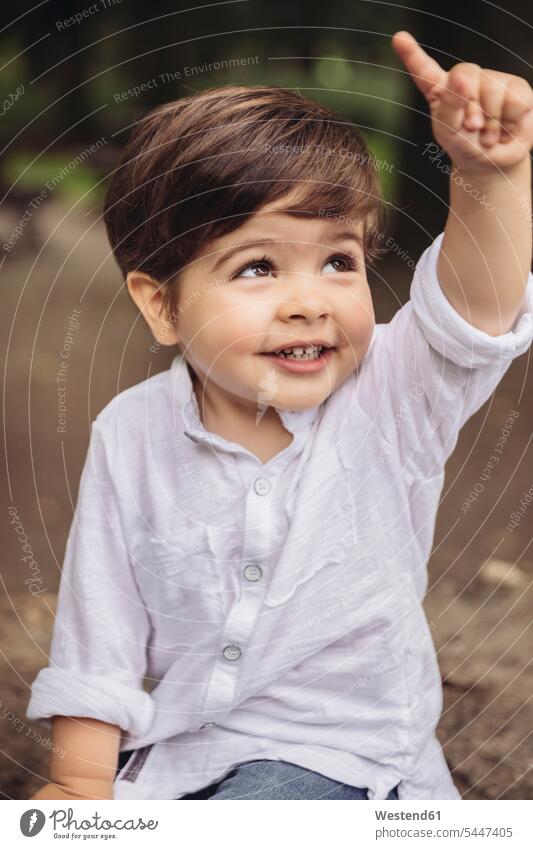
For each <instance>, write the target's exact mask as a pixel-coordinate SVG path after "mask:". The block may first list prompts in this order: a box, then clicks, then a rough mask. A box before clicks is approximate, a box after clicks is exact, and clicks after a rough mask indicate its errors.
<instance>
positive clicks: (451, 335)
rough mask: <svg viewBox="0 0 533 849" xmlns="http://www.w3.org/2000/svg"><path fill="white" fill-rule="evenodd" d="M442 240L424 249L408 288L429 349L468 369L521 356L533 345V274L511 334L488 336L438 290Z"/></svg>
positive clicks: (436, 240) (530, 275) (441, 235)
mask: <svg viewBox="0 0 533 849" xmlns="http://www.w3.org/2000/svg"><path fill="white" fill-rule="evenodd" d="M443 238H444V233H440V234H439V235H438V236H437V238H436V239H435V240H434V241H433V243H432V244H431V245H430V246H429V247H428V248H426V250H425V251H424V253H423V254H422V256H421V257H420V260H419V261H418V264H417V267H416V269H415V273H414V277H413V282H412V284H411V303H412V307H413V312H414V313H415V315H416V317H417V320H418V323H419V325H420V327H421V328H422V331H423V333H424V335H425V337H426V339H427V341H428V342H429V344H430V345H431V347H432V348H434V349H435V350H437V351H438V352H439V353H440V354H442V356H443V357H446V358H447V359H448V360H452V361H453V362H454V363H456V364H457V365H459V366H466V367H467V368H479V367H480V366H486V365H493V364H494V363H497V362H498V361H500V360H512V359H514V358H515V357H518V356H520V354H523V353H524V352H525V351H527V349H528V348H529V346H530V345H531V342H532V341H533V274H531V272H530V273H529V275H528V279H527V285H526V290H525V293H524V300H523V302H522V306H521V308H520V312H519V314H518V316H517V318H516V321H515V323H514V325H513V327H512V328H511V330H509V331H507V332H506V333H502V334H501V335H500V336H490V334H488V333H485V331H484V330H479V329H478V328H477V327H473V326H472V325H471V324H469V322H468V321H466V319H464V318H463V317H462V315H460V314H459V313H458V312H457V311H456V310H455V309H454V308H453V306H452V305H451V303H450V302H449V300H448V299H447V297H446V295H445V294H444V292H443V290H442V289H441V286H440V283H439V280H438V277H437V260H438V256H439V251H440V246H441V243H442V240H443ZM487 285H490V280H487Z"/></svg>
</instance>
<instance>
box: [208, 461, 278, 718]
mask: <svg viewBox="0 0 533 849" xmlns="http://www.w3.org/2000/svg"><path fill="white" fill-rule="evenodd" d="M257 480H265V478H258V479H257ZM257 480H256V481H255V482H254V483H253V484H252V485H251V486H250V489H249V492H248V495H247V498H246V513H245V529H244V545H243V552H242V553H243V557H244V560H245V564H246V567H252V571H251V572H250V571H249V572H248V574H252V575H253V580H257V579H258V577H260V576H261V575H262V569H261V567H259V566H258V564H257V563H256V562H255V561H256V560H257V559H263V558H264V559H265V560H266V559H267V558H268V556H269V553H270V547H271V538H270V528H271V524H272V523H271V516H270V513H271V499H270V498H258V497H257V495H258V494H257V491H256V484H257ZM271 488H272V480H271V479H270V480H268V489H269V492H270V489H271ZM260 489H261V487H260ZM265 494H266V493H265ZM248 580H250V579H249V578H248ZM265 583H266V582H264V581H262V582H261V583H260V584H259V585H258V586H257V587H255V588H254V590H253V591H252V590H251V588H250V589H248V590H247V591H243V592H241V593H240V595H239V598H238V600H237V601H236V602H235V603H234V604H233V606H232V608H231V610H230V612H229V615H228V617H227V619H226V623H225V626H224V630H223V632H222V634H221V635H220V654H219V658H218V660H217V661H216V662H215V665H214V668H213V673H212V675H211V679H210V682H209V685H208V690H207V695H206V699H205V702H204V708H203V712H204V715H205V714H207V715H208V716H209V714H211V715H213V713H214V712H220V711H221V712H224V711H229V710H230V709H231V707H232V706H233V703H234V699H235V692H236V689H237V685H238V681H239V678H240V675H241V670H242V669H243V662H244V661H245V660H246V646H247V645H248V642H249V639H250V636H251V634H252V632H253V630H254V627H255V625H256V622H257V618H258V616H259V614H260V612H261V608H262V605H263V598H264V594H265V592H266V586H265Z"/></svg>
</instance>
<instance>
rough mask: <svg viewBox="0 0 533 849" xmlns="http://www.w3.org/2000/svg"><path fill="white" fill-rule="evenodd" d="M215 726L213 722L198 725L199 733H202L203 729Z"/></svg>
mask: <svg viewBox="0 0 533 849" xmlns="http://www.w3.org/2000/svg"><path fill="white" fill-rule="evenodd" d="M213 725H216V723H215V722H204V724H203V725H200V728H199V729H198V730H199V731H203V730H204V728H211V726H213Z"/></svg>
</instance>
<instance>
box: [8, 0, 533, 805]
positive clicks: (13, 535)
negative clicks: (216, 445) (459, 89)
mask: <svg viewBox="0 0 533 849" xmlns="http://www.w3.org/2000/svg"><path fill="white" fill-rule="evenodd" d="M2 15H3V21H2V26H1V27H0V60H1V65H2V74H1V75H0V114H1V115H2V121H1V122H0V136H1V138H0V142H1V149H2V159H1V170H0V183H1V185H0V191H1V198H2V203H1V207H0V235H1V239H0V244H1V245H2V249H1V251H0V269H1V274H2V288H1V292H2V297H3V304H4V306H3V308H2V310H1V311H0V327H1V330H2V348H3V354H4V358H3V359H4V362H5V368H4V373H3V387H4V406H3V426H4V458H5V463H4V464H3V466H2V476H3V481H2V483H3V487H2V492H3V493H4V496H5V507H4V522H3V523H2V547H3V551H4V556H3V558H2V565H1V570H2V574H1V578H2V590H1V599H0V605H1V616H0V667H1V668H0V682H1V694H0V793H1V796H2V798H4V799H23V798H28V797H29V795H31V793H33V792H34V791H35V790H36V789H37V787H38V786H39V785H40V784H42V783H43V781H45V780H46V779H47V761H48V754H47V752H48V749H49V740H48V738H47V736H46V735H47V732H46V730H45V729H44V727H43V726H39V725H38V724H32V723H28V721H27V720H26V718H25V708H26V706H27V702H28V699H29V688H30V685H31V682H32V680H33V679H34V677H35V675H36V673H37V671H38V669H40V668H41V667H42V666H45V665H46V664H47V651H48V646H49V641H50V634H51V628H52V623H53V615H54V608H55V602H56V593H57V588H58V583H59V577H60V570H61V564H62V558H63V553H64V547H65V542H66V537H67V533H68V529H69V526H70V522H71V519H72V514H73V510H74V506H75V502H76V493H77V488H78V484H79V476H80V472H81V468H82V464H83V461H84V458H85V453H86V450H87V444H88V439H89V430H90V424H91V422H92V421H93V420H94V418H95V417H96V415H97V413H98V412H99V411H100V410H101V409H102V408H103V407H104V406H105V404H106V403H107V402H108V401H109V400H110V399H111V398H112V397H114V396H115V395H116V394H117V392H120V391H122V390H123V389H125V388H127V387H129V386H131V385H133V384H135V383H138V382H139V381H141V380H144V379H145V378H146V377H148V376H150V375H152V374H155V373H156V372H158V371H161V370H163V369H166V368H168V366H169V363H170V360H171V358H172V351H169V350H168V349H165V348H163V347H162V348H160V349H159V351H158V352H157V353H154V352H153V351H150V345H151V343H152V339H151V336H150V335H149V332H148V329H147V327H146V326H144V325H143V320H142V318H141V317H139V315H138V314H137V313H136V310H135V309H134V307H133V305H132V303H131V301H130V299H129V297H128V295H127V292H126V290H125V288H124V284H123V281H122V279H121V276H120V274H119V271H118V268H117V267H116V265H115V264H114V261H113V259H112V257H110V254H109V246H108V243H107V240H106V237H105V232H104V228H103V225H102V220H101V202H102V197H103V192H104V190H105V183H106V175H108V173H109V172H110V171H111V170H112V169H113V167H114V165H115V163H116V160H117V157H118V154H119V151H120V148H121V146H122V145H123V144H124V142H125V139H126V137H127V135H128V131H129V128H130V127H131V125H132V123H133V122H135V121H136V120H137V119H138V118H139V117H140V115H142V114H143V113H144V112H146V111H147V109H148V108H150V107H152V106H154V105H156V104H158V103H162V102H166V101H169V100H172V99H175V98H179V97H184V96H187V95H189V94H191V93H193V92H195V91H201V90H203V89H205V88H209V87H212V86H219V85H228V84H232V83H236V84H243V85H255V84H260V85H276V86H284V87H287V88H294V89H296V90H298V91H300V92H301V93H302V94H305V95H307V96H310V97H311V98H313V99H315V100H317V101H319V102H321V103H324V104H326V105H328V106H330V107H332V108H334V109H335V110H336V111H337V112H338V114H339V115H340V116H341V117H342V118H343V119H344V120H347V121H351V122H353V123H355V124H356V125H358V126H359V127H360V129H361V131H362V132H363V135H364V136H365V138H366V139H367V142H368V144H369V146H370V148H371V150H372V152H373V153H374V155H375V156H376V158H377V159H379V160H382V161H383V162H384V163H388V166H387V167H384V168H383V169H382V171H381V175H382V178H383V186H384V191H385V196H386V199H387V201H388V203H389V204H390V212H391V215H390V223H389V225H388V234H387V235H389V236H390V237H391V241H390V242H389V244H390V246H391V250H390V251H389V254H388V255H387V256H385V257H384V258H383V259H382V260H380V261H379V264H378V266H377V270H376V273H373V274H371V282H372V287H373V293H374V303H375V308H376V316H377V320H378V322H386V321H389V320H390V318H391V317H392V315H393V314H394V313H395V312H396V310H397V309H398V307H399V306H400V305H401V304H403V303H405V301H406V300H407V299H408V297H409V285H410V281H411V276H412V268H413V263H415V262H416V260H417V259H418V257H419V256H420V253H421V252H422V251H423V250H424V248H425V247H427V245H428V244H429V243H430V242H431V241H432V239H433V238H434V236H435V235H437V234H438V233H439V232H440V231H441V230H442V229H443V228H444V224H445V220H446V210H447V179H446V176H445V173H444V172H443V170H442V168H440V167H438V166H437V164H436V163H435V162H431V161H430V160H429V158H428V157H427V156H424V155H422V152H423V150H424V147H425V145H427V144H428V143H429V142H431V131H430V123H429V119H428V117H427V109H426V106H425V102H424V101H423V99H422V98H421V96H420V95H419V94H418V92H417V90H416V89H415V87H414V86H413V84H412V83H411V82H410V80H409V79H408V77H407V76H406V74H405V72H404V71H403V70H402V69H401V68H400V66H399V64H398V62H397V60H396V58H395V56H394V54H393V51H392V48H391V43H390V38H391V35H392V34H393V33H394V32H395V31H396V30H398V29H408V30H410V31H411V32H412V33H413V34H414V35H415V36H416V37H417V38H418V40H419V41H420V42H421V44H422V45H423V46H424V47H425V49H426V50H428V52H430V53H431V55H432V56H434V57H435V58H436V59H437V60H438V61H439V62H440V63H441V64H442V65H443V67H444V68H449V67H451V66H452V65H453V64H455V63H456V62H459V61H472V62H476V63H478V64H480V65H482V66H487V67H490V68H495V69H498V70H502V71H506V72H510V73H514V74H518V75H520V76H523V77H525V78H526V79H528V81H529V82H531V81H532V80H531V76H532V74H531V68H532V65H531V63H532V62H533V38H532V32H533V27H532V24H533V11H532V10H531V9H528V8H527V6H526V5H525V4H523V3H519V2H507V3H506V4H505V8H503V7H502V8H499V7H498V5H497V4H494V3H488V2H483V1H482V2H479V3H475V4H474V3H464V2H461V3H459V2H449V3H447V4H445V5H443V4H442V3H436V2H435V3H433V2H430V3H420V2H418V3H416V2H415V3H411V4H410V6H409V8H407V7H401V6H398V5H392V4H390V3H387V2H380V0H363V1H361V0H349V2H348V0H329V2H328V3H326V4H325V3H323V2H318V0H306V2H302V0H300V2H292V3H290V4H289V3H287V2H281V0H268V2H266V0H230V2H221V3H216V4H207V3H204V4H202V3H201V2H198V4H197V5H195V6H194V8H191V9H189V10H187V9H186V8H185V4H179V3H175V2H166V3H165V2H157V1H156V0H154V2H151V3H150V4H146V3H144V4H143V3H140V2H137V3H136V2H130V0H96V2H93V3H92V4H91V2H90V0H87V1H86V2H57V1H56V2H53V0H45V2H42V3H40V4H39V5H36V6H35V7H34V8H33V9H30V8H29V7H28V9H27V10H26V11H25V10H24V7H22V9H21V8H17V10H16V11H15V10H14V9H13V7H9V8H5V9H4V11H3V13H2ZM525 16H526V17H525ZM446 161H447V160H446V158H443V159H442V163H443V164H444V163H445V162H446ZM65 349H66V350H68V367H67V369H66V370H65V369H64V370H63V372H64V373H63V374H62V373H61V366H60V364H61V361H62V360H63V361H64V354H63V353H62V352H64V351H65ZM529 357H530V354H529V353H528V354H525V355H524V356H522V357H520V358H519V359H518V360H516V361H515V362H514V363H513V364H512V366H511V367H510V369H509V371H508V372H507V374H506V376H505V378H504V379H503V381H502V382H501V384H500V386H499V387H498V389H497V391H496V393H495V394H494V396H493V397H492V398H491V399H490V400H489V401H488V402H487V404H486V405H485V406H484V407H483V408H482V409H481V410H480V411H479V412H478V413H477V414H476V415H475V416H474V417H473V418H472V419H471V420H470V421H469V422H468V423H467V425H466V427H465V428H464V430H463V432H462V434H461V437H460V440H459V443H458V446H457V448H456V450H455V452H454V454H453V456H452V457H451V458H450V460H449V462H448V465H447V474H446V484H445V488H444V491H443V497H442V503H441V508H440V511H439V517H438V522H437V529H436V534H435V546H434V553H433V555H432V558H431V561H430V567H429V568H430V583H429V592H428V595H427V598H426V601H425V607H426V611H427V615H428V619H429V621H430V623H432V627H433V638H434V641H435V644H436V647H437V650H438V658H439V663H440V667H441V671H442V677H443V683H444V698H445V707H444V712H443V716H442V720H441V723H440V727H439V739H440V740H441V743H442V745H443V748H444V753H445V756H446V759H447V761H448V764H449V766H450V769H451V771H452V775H453V778H454V781H455V783H456V784H457V786H458V788H459V790H460V791H461V793H462V794H463V796H464V798H465V799H500V798H502V799H525V798H529V799H531V798H533V775H532V772H531V769H532V759H531V751H532V749H531V734H532V730H531V729H532V727H533V722H532V719H533V715H532V707H531V697H532V692H533V669H532V666H531V663H532V661H531V655H532V652H531V646H532V640H531V624H532V616H531V610H532V601H533V597H532V596H533V593H532V591H531V580H532V576H533V550H532V547H531V542H532V531H531V529H532V527H533V523H532V520H533V506H529V502H530V501H531V500H532V496H533V449H532V447H531V436H532V423H533V406H532V400H531V399H532V388H533V385H532V377H531V368H530V363H529ZM58 390H60V392H58ZM60 401H61V402H62V403H63V407H64V408H66V409H63V410H62V411H61V419H59V418H58V415H59V403H60ZM502 440H503V441H502ZM497 445H500V446H503V447H502V453H501V458H502V459H501V461H500V463H499V464H498V465H497V466H496V467H495V468H493V469H490V470H488V471H487V463H488V461H489V458H490V457H491V455H493V454H494V449H495V447H496V446H497ZM528 493H529V495H528ZM466 505H468V507H467V506H466ZM513 514H514V516H515V517H516V516H518V517H519V520H518V522H517V520H516V518H512V517H513Z"/></svg>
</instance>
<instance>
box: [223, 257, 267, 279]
mask: <svg viewBox="0 0 533 849" xmlns="http://www.w3.org/2000/svg"><path fill="white" fill-rule="evenodd" d="M250 269H252V270H253V271H255V270H256V269H260V273H259V275H258V276H259V277H266V274H268V272H269V271H271V270H272V260H270V259H269V258H268V257H267V256H264V257H261V259H252V260H251V262H247V263H246V265H243V266H242V267H241V268H240V269H239V271H236V272H235V274H234V275H233V277H232V279H234V278H236V277H255V276H256V275H255V274H245V271H249V270H250ZM265 269H266V273H263V272H264V271H265Z"/></svg>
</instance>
